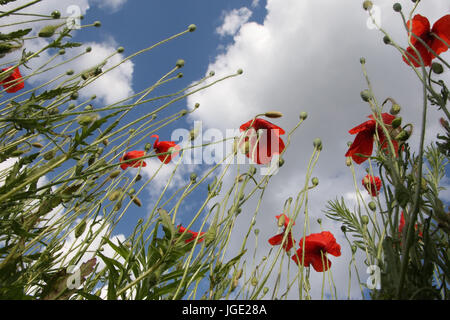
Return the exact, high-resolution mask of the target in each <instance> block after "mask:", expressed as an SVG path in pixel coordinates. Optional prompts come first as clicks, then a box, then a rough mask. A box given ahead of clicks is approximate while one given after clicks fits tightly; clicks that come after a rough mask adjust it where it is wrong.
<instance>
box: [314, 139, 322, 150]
mask: <svg viewBox="0 0 450 320" xmlns="http://www.w3.org/2000/svg"><path fill="white" fill-rule="evenodd" d="M313 146H314V148H317V149H322V140H321V139H320V138H316V139H314V141H313Z"/></svg>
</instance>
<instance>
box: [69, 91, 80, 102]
mask: <svg viewBox="0 0 450 320" xmlns="http://www.w3.org/2000/svg"><path fill="white" fill-rule="evenodd" d="M70 99H72V100H77V99H78V93H77V92H74V93H72V94H71V95H70Z"/></svg>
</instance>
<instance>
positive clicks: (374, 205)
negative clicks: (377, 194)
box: [369, 201, 377, 211]
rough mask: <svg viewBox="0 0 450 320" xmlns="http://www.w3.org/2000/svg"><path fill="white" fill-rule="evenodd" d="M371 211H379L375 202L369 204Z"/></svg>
mask: <svg viewBox="0 0 450 320" xmlns="http://www.w3.org/2000/svg"><path fill="white" fill-rule="evenodd" d="M369 209H370V210H372V211H375V210H376V209H377V205H376V204H375V202H373V201H370V202H369Z"/></svg>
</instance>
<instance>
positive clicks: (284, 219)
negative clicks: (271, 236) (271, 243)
mask: <svg viewBox="0 0 450 320" xmlns="http://www.w3.org/2000/svg"><path fill="white" fill-rule="evenodd" d="M285 222H286V216H285V215H284V214H282V215H281V217H280V219H278V226H279V227H282V226H284V223H285Z"/></svg>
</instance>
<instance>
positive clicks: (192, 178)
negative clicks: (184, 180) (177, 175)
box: [190, 172, 197, 183]
mask: <svg viewBox="0 0 450 320" xmlns="http://www.w3.org/2000/svg"><path fill="white" fill-rule="evenodd" d="M190 179H191V182H192V183H195V181H197V174H196V173H194V172H193V173H191V176H190Z"/></svg>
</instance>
